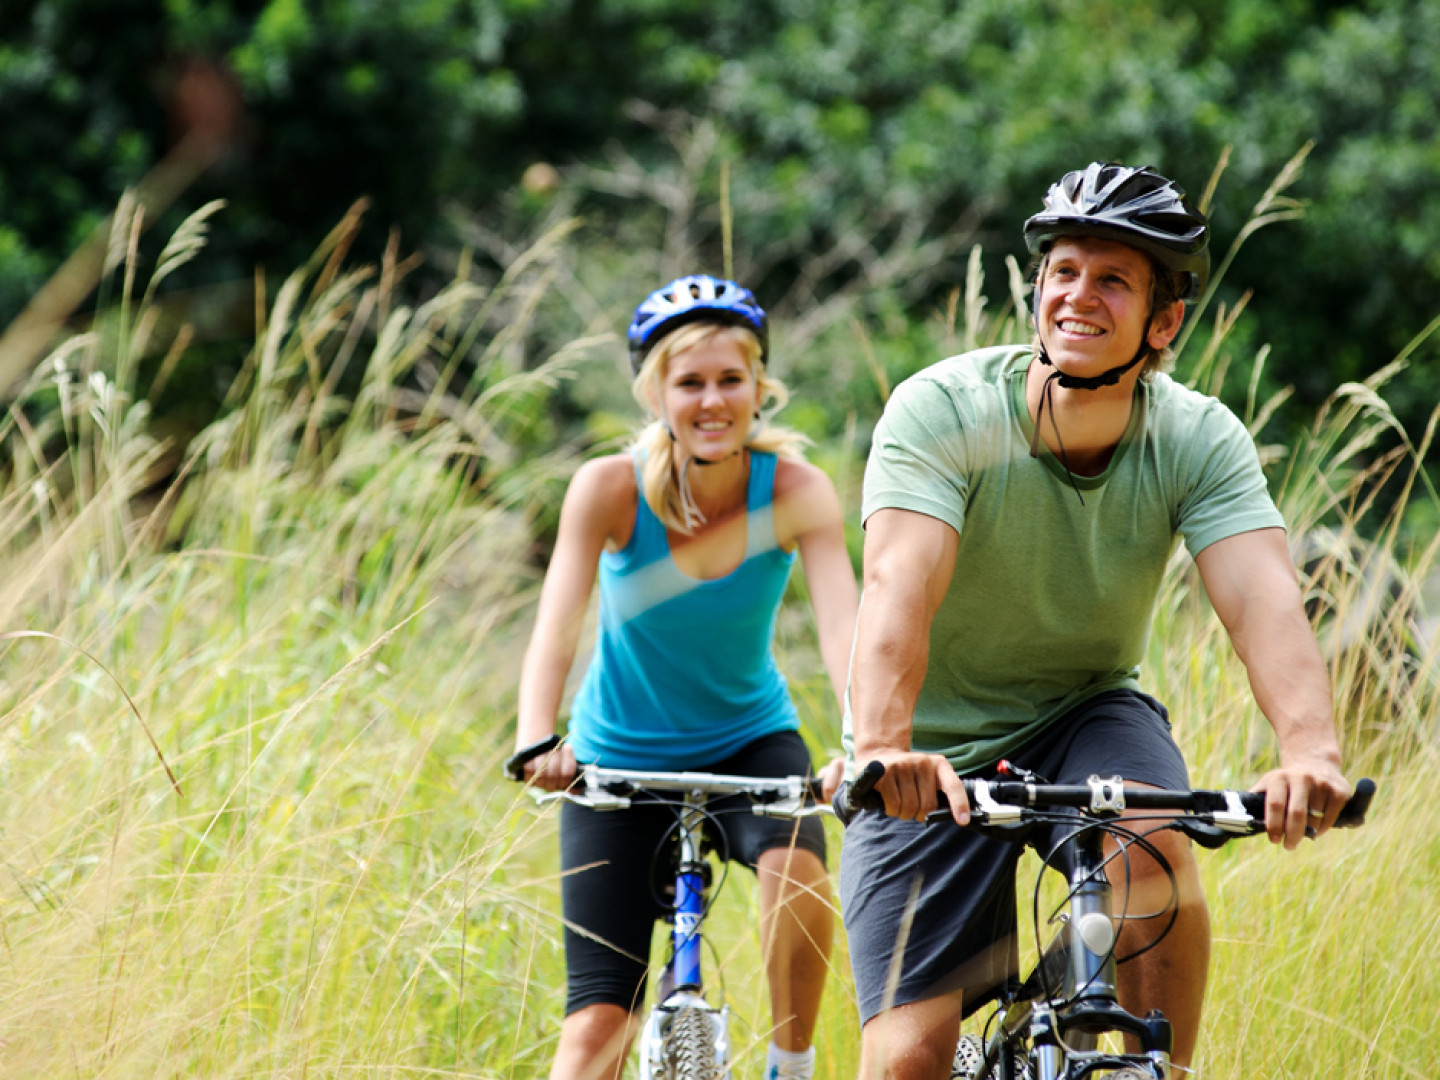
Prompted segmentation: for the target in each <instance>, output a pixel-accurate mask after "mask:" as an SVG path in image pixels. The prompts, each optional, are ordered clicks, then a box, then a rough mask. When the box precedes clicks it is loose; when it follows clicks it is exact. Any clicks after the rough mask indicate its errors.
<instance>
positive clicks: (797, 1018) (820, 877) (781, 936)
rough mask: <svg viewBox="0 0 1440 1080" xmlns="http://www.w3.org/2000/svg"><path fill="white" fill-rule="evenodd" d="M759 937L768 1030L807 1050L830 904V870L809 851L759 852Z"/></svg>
mask: <svg viewBox="0 0 1440 1080" xmlns="http://www.w3.org/2000/svg"><path fill="white" fill-rule="evenodd" d="M756 871H757V873H758V875H759V879H760V913H761V914H760V917H761V940H762V942H763V943H764V948H765V967H766V973H767V974H768V976H769V980H770V1012H771V1016H772V1018H773V1020H774V1023H775V1033H774V1035H773V1036H772V1038H773V1039H774V1042H775V1045H776V1046H778V1047H779V1048H780V1049H782V1050H807V1049H809V1047H810V1042H811V1039H812V1038H813V1036H814V1033H815V1018H816V1017H817V1016H818V1015H819V1013H820V995H821V993H822V992H823V991H824V989H825V976H826V974H827V973H828V971H829V966H830V944H831V941H832V939H833V937H834V924H835V916H834V908H833V905H832V904H831V901H830V875H829V874H828V873H826V871H825V864H824V863H823V862H821V861H820V858H819V857H818V856H817V855H816V854H815V853H814V852H812V851H807V850H805V849H803V848H792V847H786V848H771V849H770V850H769V851H766V852H764V853H762V854H761V856H760V858H759V860H758V863H757V866H756Z"/></svg>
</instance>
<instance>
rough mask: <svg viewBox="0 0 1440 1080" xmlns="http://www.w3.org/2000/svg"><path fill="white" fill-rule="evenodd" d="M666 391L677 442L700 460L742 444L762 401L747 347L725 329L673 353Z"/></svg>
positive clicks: (719, 455) (716, 456) (712, 458)
mask: <svg viewBox="0 0 1440 1080" xmlns="http://www.w3.org/2000/svg"><path fill="white" fill-rule="evenodd" d="M662 393H663V395H664V415H665V420H666V421H667V422H668V423H669V426H670V430H671V432H672V433H673V434H674V436H675V443H676V446H677V448H678V449H679V450H680V451H681V452H682V453H684V454H686V455H688V456H690V457H694V458H698V459H700V460H701V461H718V460H719V459H721V458H723V457H726V456H728V455H730V454H733V453H735V452H736V451H737V450H739V449H741V448H742V447H743V446H744V445H745V440H746V438H747V437H748V436H749V434H750V425H751V422H752V421H753V419H754V416H755V412H756V410H758V409H759V407H760V387H759V386H758V385H757V384H756V382H755V378H754V376H753V375H752V374H751V372H750V364H749V362H748V361H747V360H746V356H745V351H744V350H743V349H742V348H741V347H740V346H739V344H737V343H736V342H735V341H734V340H732V339H731V338H729V337H728V336H726V335H723V334H717V335H715V336H713V337H709V338H706V339H705V340H704V341H701V342H700V343H698V344H696V345H692V346H691V347H690V348H688V349H686V350H684V351H683V352H679V353H676V354H675V355H674V356H672V357H670V364H669V367H668V369H667V370H666V372H665V379H664V382H663V385H662Z"/></svg>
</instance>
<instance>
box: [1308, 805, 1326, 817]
mask: <svg viewBox="0 0 1440 1080" xmlns="http://www.w3.org/2000/svg"><path fill="white" fill-rule="evenodd" d="M1309 814H1310V816H1311V817H1312V818H1323V817H1324V816H1325V811H1324V810H1316V809H1315V807H1313V806H1312V807H1310V810H1309Z"/></svg>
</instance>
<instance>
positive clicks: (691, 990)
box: [640, 790, 730, 1080]
mask: <svg viewBox="0 0 1440 1080" xmlns="http://www.w3.org/2000/svg"><path fill="white" fill-rule="evenodd" d="M705 797H706V796H705V793H704V792H703V791H696V790H691V791H687V792H685V793H684V805H683V806H682V808H681V809H680V814H679V821H678V823H677V830H678V837H677V839H678V844H679V851H678V853H677V862H676V868H675V912H674V916H673V928H672V930H671V933H670V942H671V954H670V960H669V962H668V963H667V964H666V966H665V972H664V974H662V976H661V979H660V986H659V989H658V991H657V994H656V998H657V1000H656V1003H655V1006H654V1007H653V1008H652V1009H651V1010H650V1014H649V1015H648V1016H647V1017H646V1019H645V1027H644V1029H643V1031H642V1034H641V1037H640V1080H668V1076H669V1074H670V1072H671V1070H670V1069H668V1068H667V1065H666V1061H667V1052H668V1046H669V1043H670V1040H671V1032H672V1028H673V1027H674V1025H675V1022H676V1019H677V1017H678V1016H679V1015H680V1014H681V1013H682V1012H683V1011H684V1010H687V1009H690V1010H696V1011H698V1012H699V1013H700V1014H702V1015H704V1016H707V1017H708V1018H709V1020H710V1025H709V1026H710V1028H711V1031H712V1033H713V1034H712V1037H711V1039H710V1042H711V1044H712V1045H713V1047H714V1051H713V1053H714V1060H715V1061H716V1062H718V1063H719V1064H720V1067H721V1070H722V1071H721V1072H720V1073H719V1074H718V1075H719V1077H720V1080H728V1078H729V1076H730V1039H729V1017H730V1011H729V1008H728V1007H727V1006H724V1005H721V1006H720V1007H719V1008H718V1009H717V1008H715V1007H714V1006H712V1005H711V1004H710V1003H709V1002H707V1001H706V1000H705V981H704V977H703V973H702V970H701V967H702V963H701V961H702V956H701V954H702V944H703V943H702V939H701V936H700V928H701V926H702V925H703V924H704V922H705V909H706V901H707V899H708V889H707V887H706V881H705V865H704V857H703V854H702V852H701V846H700V836H701V827H702V824H703V820H704V818H703V813H704V804H705ZM667 976H668V978H667Z"/></svg>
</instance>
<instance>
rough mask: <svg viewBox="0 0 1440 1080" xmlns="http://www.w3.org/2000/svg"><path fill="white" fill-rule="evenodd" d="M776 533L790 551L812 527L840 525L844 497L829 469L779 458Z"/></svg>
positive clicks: (777, 467)
mask: <svg viewBox="0 0 1440 1080" xmlns="http://www.w3.org/2000/svg"><path fill="white" fill-rule="evenodd" d="M773 502H774V506H775V532H776V535H777V536H778V537H779V540H780V544H781V546H782V547H784V548H785V549H787V550H789V549H790V547H791V545H792V544H793V543H794V542H795V540H797V539H799V538H800V537H801V536H803V535H804V534H805V533H808V532H810V531H811V530H812V529H816V528H825V527H828V526H833V525H838V524H839V523H840V521H841V515H842V511H841V508H840V496H839V495H838V494H837V493H836V491H835V485H834V483H832V482H831V480H830V477H829V476H828V475H827V474H826V473H825V470H823V469H821V468H820V467H819V466H816V465H812V464H810V463H809V462H808V461H797V460H795V459H794V458H783V457H782V458H779V459H778V460H777V461H776V463H775V494H774V500H773Z"/></svg>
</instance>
